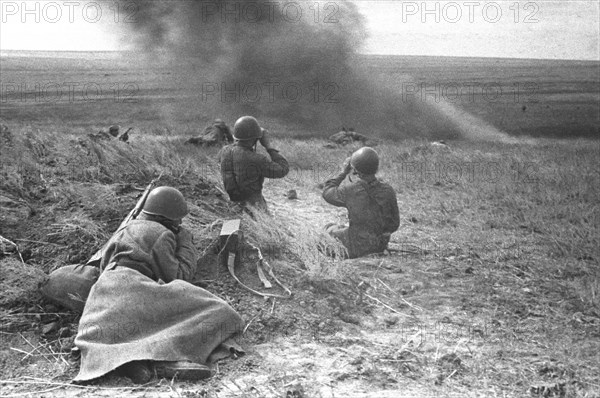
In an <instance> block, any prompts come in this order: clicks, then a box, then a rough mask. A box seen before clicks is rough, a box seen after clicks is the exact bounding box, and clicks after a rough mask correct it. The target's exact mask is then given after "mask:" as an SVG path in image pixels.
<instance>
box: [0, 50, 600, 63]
mask: <svg viewBox="0 0 600 398" xmlns="http://www.w3.org/2000/svg"><path fill="white" fill-rule="evenodd" d="M8 52H24V53H26V52H30V53H36V52H37V53H79V54H82V53H115V54H117V53H132V52H133V53H135V52H140V51H136V50H20V49H1V50H0V54H3V53H8ZM356 55H359V56H379V57H410V58H475V59H476V58H483V59H512V60H526V61H527V60H529V61H577V62H600V59H586V58H523V57H498V56H485V55H477V56H472V55H423V54H390V53H374V52H361V53H357V54H356Z"/></svg>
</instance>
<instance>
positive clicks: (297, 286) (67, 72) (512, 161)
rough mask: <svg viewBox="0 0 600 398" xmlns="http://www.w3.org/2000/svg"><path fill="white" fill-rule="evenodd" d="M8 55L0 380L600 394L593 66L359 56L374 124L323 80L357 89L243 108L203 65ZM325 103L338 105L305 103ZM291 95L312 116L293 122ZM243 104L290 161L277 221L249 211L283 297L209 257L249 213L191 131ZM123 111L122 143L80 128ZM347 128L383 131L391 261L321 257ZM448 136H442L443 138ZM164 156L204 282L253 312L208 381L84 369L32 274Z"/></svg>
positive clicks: (209, 393) (278, 184)
mask: <svg viewBox="0 0 600 398" xmlns="http://www.w3.org/2000/svg"><path fill="white" fill-rule="evenodd" d="M17 55H19V54H10V56H9V55H7V54H3V56H2V57H1V58H0V62H1V67H2V75H1V76H2V77H1V84H2V93H1V94H2V96H1V98H0V117H1V119H2V121H1V124H2V125H5V126H6V129H4V128H3V129H2V132H1V133H0V145H1V146H0V156H1V158H0V236H2V237H3V238H5V239H6V240H8V241H11V242H15V243H17V244H18V249H19V252H20V253H21V257H20V256H18V255H17V253H14V252H12V253H11V248H12V247H11V245H10V243H7V242H6V241H4V240H3V241H2V246H0V248H1V249H2V250H1V252H2V254H0V287H1V288H2V290H1V291H0V333H1V334H0V369H1V370H0V395H2V396H15V397H16V396H19V397H23V396H32V397H38V396H48V397H50V396H52V397H62V396H65V397H76V396H80V397H83V396H137V397H372V398H380V397H525V396H532V397H550V396H556V397H588V398H591V397H598V396H600V383H599V382H598V375H599V374H600V264H599V263H600V249H599V247H600V217H599V216H600V206H599V204H598V197H599V194H600V192H599V191H600V175H599V172H598V170H599V166H600V165H599V160H598V159H599V156H598V154H599V152H600V147H599V143H600V141H598V138H599V137H598V127H599V119H598V100H599V97H598V95H599V94H598V87H599V86H600V77H599V76H598V63H588V62H575V61H574V62H568V61H535V60H496V59H459V58H445V59H436V58H426V57H378V56H369V57H366V56H365V57H362V58H360V59H359V60H357V64H356V67H357V68H358V69H361V70H368V71H369V73H370V76H371V78H372V81H373V82H376V83H377V84H379V86H375V87H381V91H386V92H388V93H389V92H391V93H393V95H392V96H390V97H387V98H391V99H392V100H393V101H394V102H393V104H392V105H393V106H394V107H396V106H397V107H398V109H391V108H390V109H387V110H386V111H385V112H383V113H382V115H390V116H391V117H392V118H397V120H384V121H382V124H381V126H383V127H382V128H381V129H379V128H375V127H374V126H375V125H374V124H373V123H374V122H368V123H367V122H365V120H369V119H368V118H369V117H370V115H369V114H368V113H374V112H379V110H378V109H374V108H369V109H363V110H361V109H357V110H355V111H353V112H352V113H344V112H341V113H335V112H334V111H335V110H336V108H335V106H337V105H336V104H337V103H336V102H333V103H332V102H327V101H325V97H329V96H331V95H333V96H334V97H333V98H336V97H335V96H337V95H339V96H343V94H344V92H345V91H344V90H345V88H342V89H340V90H339V92H338V91H335V90H334V91H327V90H332V87H333V88H334V89H336V90H337V87H336V86H327V83H328V82H318V83H319V84H322V86H319V89H320V88H323V89H324V90H325V91H323V92H319V93H318V95H317V97H311V98H312V99H313V100H312V102H310V101H308V102H307V101H305V102H302V103H301V104H300V105H298V106H297V107H295V106H296V105H295V103H294V102H293V101H291V100H290V98H289V97H288V98H287V99H286V101H281V102H280V103H277V102H274V103H271V102H269V101H268V98H261V100H264V101H263V102H264V103H261V102H260V101H259V103H256V102H254V103H247V102H245V101H244V95H246V96H247V94H248V93H247V92H246V93H245V94H244V91H243V90H241V91H237V92H236V90H235V89H234V94H232V95H238V94H239V95H240V96H239V97H236V98H238V100H237V101H229V102H228V101H227V98H228V97H227V95H228V94H225V96H224V97H222V96H221V94H222V93H221V92H219V91H217V92H216V93H214V92H210V93H209V92H208V91H206V90H209V89H211V90H212V89H214V87H217V88H218V90H221V86H220V84H221V82H219V81H215V80H214V79H213V78H211V73H212V72H211V71H206V70H203V69H202V68H201V67H199V66H197V65H198V64H197V63H196V62H195V61H193V60H185V59H181V60H173V61H170V62H168V63H166V62H165V63H162V64H160V65H156V64H153V66H149V64H145V63H144V62H143V60H142V59H139V58H133V57H125V58H123V57H121V55H118V54H112V53H102V54H90V53H76V54H67V55H68V56H66V57H65V54H62V55H61V56H57V54H50V53H46V54H35V55H36V57H32V56H17ZM27 55H31V54H27ZM300 83H302V82H300ZM329 83H335V82H329ZM211 84H217V86H212V85H211ZM499 88H500V89H499ZM480 89H483V91H478V90H480ZM203 90H204V91H203ZM470 90H472V94H471V91H470ZM511 90H512V91H511ZM521 90H524V91H521ZM308 92H309V93H311V95H314V91H312V92H311V91H308ZM368 92H369V93H373V92H377V90H373V89H370V91H368ZM422 93H424V94H422ZM453 93H454V94H453ZM457 93H462V94H461V95H458V94H457ZM203 94H204V97H203ZM209 94H210V95H209ZM386 95H387V94H386ZM422 95H423V96H422ZM436 95H437V97H436ZM224 98H225V100H223V99H224ZM315 98H316V99H315ZM339 99H340V103H343V100H344V98H342V97H340V98H339ZM378 103H380V102H378ZM307 104H308V105H307ZM332 104H333V105H332ZM320 107H323V108H324V109H325V108H326V111H327V112H331V114H332V115H334V116H332V118H331V120H320V119H319V120H317V121H315V122H314V123H310V122H306V119H303V117H306V118H310V116H311V115H313V114H314V112H318V110H319V109H320ZM294 109H296V110H297V111H298V113H300V114H301V115H300V116H302V117H296V116H297V115H287V113H286V112H287V111H288V110H294ZM245 111H248V112H254V111H256V112H257V115H258V116H259V120H260V121H261V123H263V124H264V126H265V127H267V128H268V129H269V130H270V131H272V132H273V133H274V134H275V135H276V138H275V146H276V147H277V148H278V149H280V151H281V153H282V154H283V155H284V156H285V157H286V158H287V159H288V161H289V162H290V166H291V171H290V173H289V175H288V176H287V177H285V178H283V179H279V180H269V181H267V182H266V184H265V196H266V198H267V201H268V202H269V206H270V208H271V210H272V213H273V217H272V218H271V217H266V216H265V217H259V219H258V220H253V219H250V218H248V217H244V218H243V228H244V231H245V233H246V236H247V238H248V239H249V240H251V241H253V242H254V243H256V244H257V245H258V246H260V247H261V249H262V250H263V252H264V254H265V256H266V258H267V260H268V261H269V263H270V264H271V265H273V267H274V269H275V273H276V274H277V275H278V276H279V277H280V279H281V280H282V282H284V284H286V285H287V286H289V287H290V289H291V290H292V292H293V295H292V297H291V298H289V299H285V300H284V299H268V300H264V299H262V298H260V297H258V296H255V295H253V294H251V293H249V292H247V291H246V290H244V289H243V288H242V287H241V286H239V285H238V284H237V283H236V282H235V281H234V280H233V279H232V278H231V277H230V276H229V274H228V273H227V272H226V270H224V269H222V268H220V267H219V266H218V265H217V256H216V253H215V251H214V243H215V241H216V239H217V235H218V231H219V227H220V224H221V222H222V221H223V220H225V219H229V218H235V217H238V216H239V215H238V214H237V213H236V212H235V209H233V208H232V206H231V205H230V204H229V203H228V202H227V200H225V199H224V198H223V195H222V194H221V192H220V191H219V189H218V188H219V187H220V186H221V185H220V184H221V183H220V176H219V172H218V170H219V169H218V165H217V163H216V155H217V152H218V149H217V148H200V147H196V146H191V145H186V144H185V143H184V141H185V138H187V137H189V136H191V135H196V134H198V133H200V132H201V131H202V130H203V128H204V127H205V126H206V124H208V123H210V122H211V121H212V120H213V119H214V118H216V117H221V118H223V119H225V120H226V122H227V123H228V124H232V123H233V121H234V120H235V118H237V117H238V116H240V115H241V114H242V113H246V112H245ZM413 111H414V113H412V112H413ZM324 112H325V111H324ZM428 112H430V113H431V115H432V120H431V121H427V122H422V123H421V120H420V118H421V117H426V116H427V115H428ZM414 114H418V115H419V118H414ZM335 115H337V116H335ZM436 119H439V120H436ZM440 120H441V121H440ZM446 123H448V129H447V131H446V130H444V129H443V127H444V126H445V124H446ZM111 124H119V125H121V127H122V128H123V127H124V128H127V127H134V130H133V131H132V132H131V138H130V142H129V143H124V142H120V141H118V140H99V139H96V138H93V137H91V136H89V135H88V134H89V133H96V132H97V131H98V130H100V129H106V128H107V127H108V126H109V125H111ZM342 125H344V126H346V127H354V128H356V130H357V131H358V132H361V133H363V134H366V135H369V136H370V137H372V138H374V139H376V141H377V142H378V145H377V147H376V149H377V151H378V152H379V154H380V156H381V159H382V161H381V168H380V173H378V175H379V176H380V177H381V178H382V179H383V180H385V181H387V182H388V183H390V184H391V185H392V186H393V187H394V189H395V190H396V192H397V194H398V204H399V208H400V214H401V226H400V228H399V230H398V231H397V232H395V233H394V234H393V235H392V244H391V245H390V248H391V249H394V250H390V251H389V252H386V253H385V255H380V256H370V257H367V258H362V259H356V260H343V261H342V260H339V259H334V258H333V259H332V258H327V257H326V256H324V254H323V253H322V250H319V248H321V249H322V248H323V246H324V245H325V247H329V248H334V249H335V243H333V242H331V241H329V240H327V239H326V238H325V237H324V236H323V235H322V227H323V226H324V225H325V224H327V223H328V222H344V218H345V210H343V209H337V208H334V207H332V206H329V205H327V204H326V203H325V202H324V201H323V200H322V199H321V197H320V193H321V190H320V188H319V184H321V183H323V182H324V181H325V180H326V179H327V178H328V177H329V176H331V175H332V174H333V173H335V172H336V171H337V170H338V167H340V166H339V165H341V163H342V162H343V160H344V159H345V158H346V157H347V156H348V155H349V154H350V153H351V152H352V151H354V150H355V149H357V148H358V146H357V145H349V146H346V147H343V146H340V147H333V148H328V147H325V144H326V140H325V139H326V137H328V136H329V135H331V134H333V133H336V132H337V131H338V130H339V128H340V127H341V126H342ZM384 128H385V129H384ZM439 137H443V138H445V139H446V140H447V141H446V142H447V143H448V147H440V146H433V145H431V144H430V141H431V140H432V139H434V138H439ZM260 150H262V149H260ZM161 173H162V177H161V180H160V183H161V184H165V185H172V186H176V187H178V188H179V189H180V190H181V191H182V192H183V193H184V195H185V196H186V198H187V199H188V202H189V204H190V208H191V214H190V216H189V217H188V218H187V219H186V220H185V222H184V224H185V225H186V226H187V227H189V228H190V229H191V230H192V232H193V233H194V236H195V242H196V244H197V247H198V249H199V250H200V252H201V253H202V257H201V259H200V260H199V263H198V268H199V270H198V284H200V285H202V286H204V287H206V289H208V290H209V291H211V292H213V293H215V294H217V295H219V296H220V297H222V298H223V299H225V300H227V301H228V302H229V303H230V304H231V305H232V306H233V307H234V308H235V309H236V310H237V311H239V313H240V314H241V315H242V316H243V318H244V320H245V322H246V324H247V327H246V330H245V333H244V334H243V335H242V336H240V337H239V342H240V343H241V344H242V346H243V347H244V348H245V349H246V355H244V356H242V357H240V358H238V359H235V360H225V361H223V362H219V363H218V366H215V371H216V374H215V376H214V377H213V378H211V379H209V380H207V381H202V382H198V383H189V382H180V381H172V380H155V381H153V382H151V383H148V384H146V385H144V386H133V385H132V384H131V383H130V382H129V380H127V379H125V378H119V377H117V376H113V375H110V376H108V377H105V378H103V379H101V380H99V381H98V382H97V383H94V384H92V385H87V386H75V385H72V384H70V381H71V379H72V378H73V377H74V376H75V374H76V373H77V370H78V366H79V364H78V361H77V359H76V358H73V357H72V356H71V355H70V354H69V353H70V349H71V348H72V344H73V338H74V335H75V333H76V331H77V321H78V316H77V314H74V313H71V312H68V311H65V310H64V309H62V308H59V307H57V306H55V305H53V304H50V303H48V302H46V301H44V300H43V299H42V298H41V297H40V296H39V294H38V293H37V284H38V283H39V282H41V281H43V279H44V278H45V275H46V274H48V273H49V272H51V271H52V270H54V269H57V268H59V267H61V266H64V265H67V264H75V263H83V262H85V261H86V260H87V259H88V258H89V257H90V256H91V255H92V254H93V253H94V252H95V251H96V250H97V249H98V248H99V247H100V246H101V245H102V244H103V243H104V242H105V241H106V240H107V239H108V238H109V237H110V235H111V233H112V232H113V231H114V230H115V228H116V227H117V226H118V224H119V223H120V220H121V219H122V218H123V217H124V216H125V215H126V214H127V213H128V211H129V209H130V208H131V207H132V206H133V205H134V204H135V202H136V196H137V195H138V193H139V192H138V191H137V190H136V189H135V188H137V187H144V186H145V185H146V184H148V182H149V181H150V180H151V179H152V178H153V177H156V176H158V175H159V174H161ZM290 189H295V190H296V191H297V193H298V199H296V200H290V199H287V197H286V193H287V192H288V191H289V190H290ZM255 262H256V258H255V257H253V255H252V254H251V253H245V255H244V258H243V261H242V263H241V265H240V268H239V274H240V276H241V278H242V279H243V280H245V281H246V282H247V283H248V284H250V285H251V286H253V287H255V288H258V289H263V288H262V287H261V286H260V282H259V281H258V279H257V278H256V276H255V275H256V273H255V270H254V267H255ZM276 289H277V288H275V289H274V290H276Z"/></svg>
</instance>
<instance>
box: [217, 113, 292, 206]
mask: <svg viewBox="0 0 600 398" xmlns="http://www.w3.org/2000/svg"><path fill="white" fill-rule="evenodd" d="M233 137H234V138H235V143H233V144H232V145H228V146H226V147H224V148H223V149H222V150H221V152H220V153H219V163H220V164H221V176H222V178H223V185H224V186H225V190H226V191H227V194H228V195H229V199H230V200H231V201H233V202H238V203H240V204H241V205H243V206H245V205H251V206H254V207H256V208H258V209H261V210H264V211H267V202H266V201H265V198H264V196H263V194H262V189H263V183H264V181H265V178H283V177H285V176H286V175H287V173H288V172H289V165H288V162H287V160H286V159H285V158H284V157H283V156H281V155H280V154H279V151H278V150H277V149H275V148H273V146H272V145H271V140H270V139H269V132H268V131H267V130H265V129H263V128H261V127H260V126H259V124H258V121H257V120H256V119H255V118H253V117H252V116H242V117H241V118H239V119H238V120H237V121H236V122H235V125H234V126H233ZM259 141H260V143H261V145H262V146H263V147H265V149H266V150H267V152H268V154H269V157H270V159H269V158H267V157H266V156H265V155H261V154H258V153H256V144H257V142H259Z"/></svg>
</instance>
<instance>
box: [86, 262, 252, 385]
mask: <svg viewBox="0 0 600 398" xmlns="http://www.w3.org/2000/svg"><path fill="white" fill-rule="evenodd" d="M242 328H243V322H242V319H241V317H240V316H239V315H238V313H237V312H235V310H234V309H233V308H231V307H230V306H229V305H228V304H227V303H226V302H225V301H223V300H221V299H220V298H218V297H216V296H214V295H213V294H211V293H209V292H208V291H206V290H204V289H202V288H199V287H196V286H194V285H192V284H190V283H188V282H184V281H181V280H174V281H172V282H170V283H166V284H160V283H157V282H154V281H153V280H151V279H150V278H147V277H145V276H144V275H142V274H141V273H139V272H137V271H134V270H131V269H128V268H123V267H118V268H116V269H111V270H107V271H105V272H104V273H102V275H101V276H100V278H99V279H98V282H97V283H96V284H95V285H94V287H93V288H92V290H91V291H90V295H89V297H88V300H87V303H86V305H85V308H84V311H83V314H82V316H81V321H80V323H79V330H78V333H77V337H76V339H75V344H76V345H77V347H79V349H80V350H81V368H80V371H79V374H78V375H77V377H76V378H75V380H76V381H84V380H91V379H95V378H97V377H100V376H102V375H104V374H106V373H108V372H110V371H111V370H114V369H116V368H117V367H119V366H121V365H123V364H125V363H127V362H130V361H135V360H157V361H159V360H160V361H184V360H188V361H192V362H198V363H205V362H206V361H207V359H208V357H209V355H210V354H211V352H213V350H215V348H217V347H218V346H219V345H220V344H221V343H222V342H224V341H226V340H227V339H228V338H229V337H231V336H232V335H233V334H235V333H237V332H239V331H240V330H241V329H242Z"/></svg>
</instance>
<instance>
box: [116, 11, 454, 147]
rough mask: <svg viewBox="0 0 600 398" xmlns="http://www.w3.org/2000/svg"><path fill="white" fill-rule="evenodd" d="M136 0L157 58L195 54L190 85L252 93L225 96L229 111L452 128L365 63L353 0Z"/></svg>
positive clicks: (371, 125) (321, 127)
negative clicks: (380, 81) (383, 82)
mask: <svg viewBox="0 0 600 398" xmlns="http://www.w3.org/2000/svg"><path fill="white" fill-rule="evenodd" d="M124 1H125V0H124ZM136 5H137V7H138V10H137V13H136V16H135V17H136V18H135V19H136V22H135V23H132V24H130V27H131V29H132V32H133V40H134V41H135V42H136V44H137V46H138V48H140V49H143V51H144V52H146V53H148V54H151V57H152V58H154V59H156V60H162V61H169V62H171V63H173V62H180V63H181V64H188V65H189V64H190V63H192V64H193V65H194V71H195V72H196V73H190V74H186V78H185V79H183V78H182V86H185V88H188V89H190V88H192V89H193V90H195V91H196V92H197V93H198V97H200V96H201V95H202V94H203V93H204V92H205V91H206V88H207V85H206V81H211V82H215V83H217V84H214V85H212V86H211V87H210V88H211V89H212V90H213V91H214V90H216V91H218V92H219V93H220V92H222V91H223V89H225V90H231V91H234V92H237V93H238V94H239V93H240V92H241V93H242V94H246V97H242V98H237V99H234V100H233V101H232V103H231V104H227V103H226V101H221V103H220V105H221V106H223V107H225V108H228V109H229V110H230V111H231V110H233V112H238V114H239V113H251V114H254V115H255V116H257V117H275V118H278V119H283V120H286V121H288V122H294V123H297V124H299V125H302V126H304V127H308V128H310V129H312V130H317V131H323V133H327V132H328V133H332V132H335V129H336V128H338V127H340V126H342V125H346V126H354V127H355V128H356V129H360V130H361V131H363V132H365V133H367V134H372V135H379V136H386V135H387V136H391V135H397V134H399V135H414V134H415V133H417V134H419V133H420V134H422V133H431V132H432V130H440V129H443V126H440V123H439V122H436V123H437V124H438V127H435V126H433V125H431V123H429V124H428V123H425V122H424V121H425V120H434V119H435V118H431V117H430V116H429V115H427V114H426V113H427V112H426V111H425V110H424V109H423V108H422V106H420V105H419V104H407V103H402V102H401V101H400V100H399V98H398V96H397V95H394V94H393V93H391V92H390V91H389V90H388V89H387V88H385V87H381V86H378V85H376V84H375V83H373V81H372V76H369V74H368V71H364V70H361V69H360V68H358V67H357V65H358V63H359V57H358V56H357V51H358V50H359V49H360V48H361V46H362V44H363V43H364V40H365V39H366V35H367V33H366V29H365V20H364V18H363V16H362V15H361V14H360V13H359V12H358V9H357V7H356V6H355V5H354V4H352V3H350V2H348V1H346V0H341V1H334V2H314V1H310V2H306V1H297V2H291V1H287V0H286V1H285V2H277V1H264V0H260V1H231V0H214V1H208V0H181V1H180V0H177V1H175V0H137V1H136ZM184 60H185V61H184ZM190 60H192V61H190ZM178 73H179V74H182V73H184V72H181V71H180V72H178ZM184 81H185V83H183V82H184ZM257 87H258V88H259V90H262V92H260V93H259V94H260V95H259V94H257ZM298 88H299V89H300V91H301V94H300V95H298V92H297V89H298ZM284 89H287V91H286V92H283V91H284ZM269 90H272V91H269ZM286 94H287V95H286ZM216 97H217V98H218V96H216ZM294 97H297V98H294ZM248 98H250V99H251V100H246V101H245V100H244V99H248ZM256 98H259V100H256ZM201 102H202V101H201V99H200V98H199V102H198V104H196V105H197V106H196V109H201V108H202V105H203V104H202V103H201ZM434 124H435V123H434Z"/></svg>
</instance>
